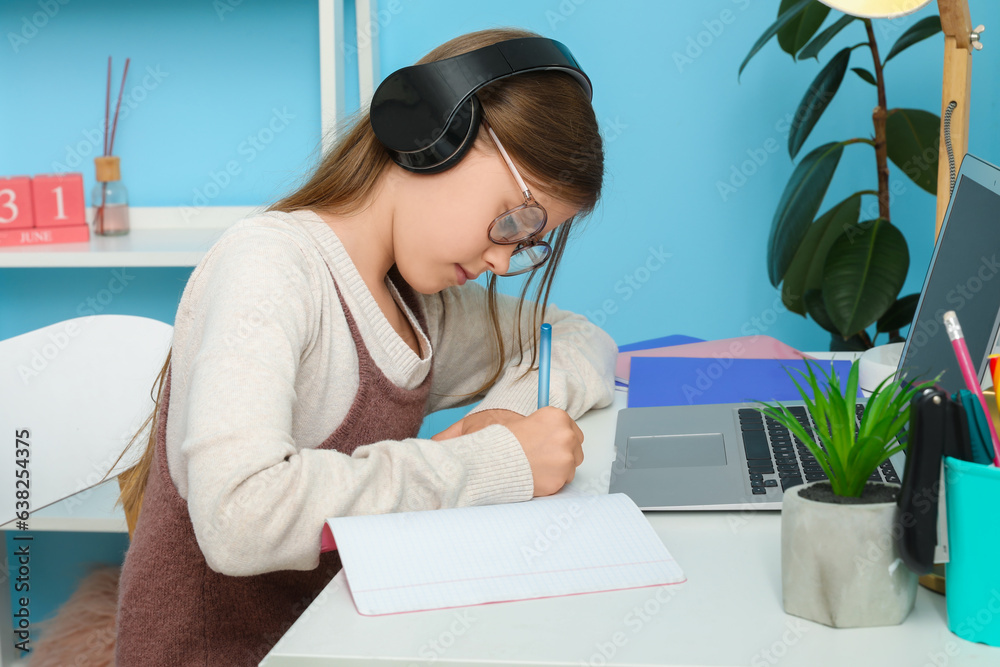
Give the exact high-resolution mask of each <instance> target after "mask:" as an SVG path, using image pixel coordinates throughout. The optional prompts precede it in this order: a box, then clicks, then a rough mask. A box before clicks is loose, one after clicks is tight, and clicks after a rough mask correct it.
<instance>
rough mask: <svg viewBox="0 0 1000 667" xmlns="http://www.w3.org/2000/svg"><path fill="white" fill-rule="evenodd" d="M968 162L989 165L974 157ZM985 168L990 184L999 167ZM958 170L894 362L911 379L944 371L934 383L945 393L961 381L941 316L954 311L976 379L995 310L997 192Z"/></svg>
mask: <svg viewBox="0 0 1000 667" xmlns="http://www.w3.org/2000/svg"><path fill="white" fill-rule="evenodd" d="M970 158H971V156H969V157H967V158H966V160H965V161H964V162H963V165H962V166H963V167H966V166H967V164H966V163H969V161H970ZM972 159H973V160H975V159H974V158H972ZM969 166H973V167H980V166H986V167H989V165H986V164H985V163H983V162H981V161H979V160H975V163H973V164H972V165H969ZM989 168H990V170H991V171H992V174H991V175H992V176H993V177H991V178H987V179H985V182H987V183H988V184H989V185H993V184H994V183H995V182H996V181H995V180H994V178H996V177H997V174H1000V172H997V171H995V168H993V167H989ZM980 171H981V167H980V168H979V169H977V173H979V172H980ZM962 172H963V174H960V176H959V180H958V182H957V184H956V186H955V192H954V194H953V195H952V202H951V208H950V213H949V215H948V216H947V219H946V222H945V225H944V226H943V227H942V230H941V233H940V237H939V239H938V246H939V247H937V248H936V249H935V252H934V256H933V259H932V260H931V266H930V269H929V270H928V272H927V278H926V279H925V280H924V287H923V290H922V291H921V297H920V301H919V303H918V304H917V313H916V316H915V317H914V320H913V324H912V325H911V327H910V332H909V335H908V336H907V337H906V345H905V347H904V349H903V357H902V361H901V363H900V370H901V371H902V374H903V376H904V377H906V378H907V379H910V380H915V381H922V380H927V379H930V378H933V377H934V376H935V375H937V374H938V373H940V372H941V371H944V374H943V375H942V376H941V379H940V380H939V381H938V383H939V384H940V386H941V387H942V388H943V389H945V390H946V391H947V392H948V393H954V392H956V391H958V390H959V389H964V388H965V383H964V382H963V381H962V372H961V370H960V369H959V367H958V362H957V361H956V359H955V352H954V349H953V348H952V345H951V341H950V340H949V339H948V334H947V332H946V331H945V328H944V323H943V321H942V316H943V315H944V313H946V312H947V311H949V310H954V311H955V314H956V315H957V316H958V320H959V322H960V323H961V325H962V331H963V333H964V334H965V342H966V344H967V345H968V346H969V354H970V355H971V356H972V363H973V364H974V365H975V366H976V367H977V370H978V372H979V377H980V379H982V376H983V372H984V370H985V368H986V364H987V355H988V353H989V352H990V351H991V349H992V345H993V341H994V338H995V337H996V331H997V324H998V314H1000V194H997V193H996V192H994V191H993V190H991V189H989V188H988V187H984V186H983V185H981V184H980V183H978V182H976V181H975V180H972V178H969V177H968V176H967V175H964V173H965V172H966V169H964V168H963V169H962ZM986 173H988V174H989V173H990V172H986Z"/></svg>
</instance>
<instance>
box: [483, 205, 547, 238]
mask: <svg viewBox="0 0 1000 667" xmlns="http://www.w3.org/2000/svg"><path fill="white" fill-rule="evenodd" d="M544 227H545V211H544V209H542V208H540V207H538V206H526V207H525V208H519V209H515V210H513V211H511V212H510V213H508V214H507V215H505V216H503V217H502V218H500V219H499V220H497V221H496V223H494V225H493V227H492V229H490V238H491V239H493V241H495V242H497V243H512V242H515V241H523V240H525V239H527V238H528V237H530V236H533V235H534V234H537V233H538V232H540V231H541V230H542V229H543V228H544Z"/></svg>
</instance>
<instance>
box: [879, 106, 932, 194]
mask: <svg viewBox="0 0 1000 667" xmlns="http://www.w3.org/2000/svg"><path fill="white" fill-rule="evenodd" d="M940 132H941V119H940V118H939V117H938V116H937V115H935V114H932V113H931V112H929V111H924V110H922V109H890V110H889V117H888V118H887V119H886V121H885V141H886V150H887V151H888V153H889V159H890V160H892V161H893V163H894V164H895V165H896V166H897V167H899V168H900V170H902V172H903V173H904V174H906V175H907V176H908V177H909V178H910V180H911V181H913V182H914V183H916V184H917V185H919V186H920V187H921V188H923V189H924V190H926V191H927V192H929V193H931V194H932V195H936V194H937V175H938V145H939V137H940Z"/></svg>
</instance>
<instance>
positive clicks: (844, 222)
mask: <svg viewBox="0 0 1000 667" xmlns="http://www.w3.org/2000/svg"><path fill="white" fill-rule="evenodd" d="M860 210H861V195H860V194H859V193H856V194H853V195H851V196H850V197H848V198H847V199H845V200H844V201H842V202H840V203H838V204H836V205H834V206H833V207H832V208H831V209H830V210H828V211H827V212H826V213H824V214H823V215H821V216H820V217H819V219H818V220H817V221H816V222H814V223H812V225H810V226H809V231H808V232H807V233H806V236H805V238H804V239H803V240H802V243H801V244H800V245H799V247H798V250H796V252H795V256H794V257H793V258H792V263H791V264H790V265H789V266H788V270H787V271H786V272H785V277H784V278H783V279H782V281H781V300H782V302H783V303H784V304H785V306H786V307H787V308H788V309H789V310H791V311H792V312H793V313H798V314H799V315H805V314H806V307H805V302H804V301H803V296H802V295H803V294H804V293H805V291H806V290H807V289H814V288H818V287H819V286H820V285H821V284H822V283H823V262H824V261H825V260H826V253H827V251H828V250H829V249H830V245H831V244H832V243H833V241H834V239H836V238H837V237H838V236H840V235H841V234H843V233H844V230H845V229H847V228H848V227H850V226H853V225H856V224H857V222H858V214H859V212H860Z"/></svg>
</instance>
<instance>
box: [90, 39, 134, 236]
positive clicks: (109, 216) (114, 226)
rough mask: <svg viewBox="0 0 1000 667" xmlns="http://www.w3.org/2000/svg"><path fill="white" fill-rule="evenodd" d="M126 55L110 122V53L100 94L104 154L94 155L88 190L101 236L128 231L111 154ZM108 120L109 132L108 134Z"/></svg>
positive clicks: (122, 194)
mask: <svg viewBox="0 0 1000 667" xmlns="http://www.w3.org/2000/svg"><path fill="white" fill-rule="evenodd" d="M129 61H130V58H126V59H125V71H123V72H122V85H121V88H119V90H118V104H116V105H115V118H114V121H111V119H110V115H111V56H108V86H107V89H106V90H105V93H104V154H103V155H100V156H98V157H95V158H94V169H95V171H96V172H97V183H95V184H94V189H93V191H92V192H91V197H90V203H91V205H92V206H93V207H94V233H95V234H101V235H103V236H122V235H124V234H128V229H129V225H128V191H127V190H126V189H125V184H124V183H122V173H121V164H120V162H119V159H118V157H117V156H115V155H112V154H111V153H112V151H113V150H114V147H115V131H116V130H117V129H118V110H119V109H121V106H122V93H123V92H125V77H127V76H128V64H129ZM109 121H110V125H111V128H110V129H111V132H110V134H109V133H108V124H109Z"/></svg>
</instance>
